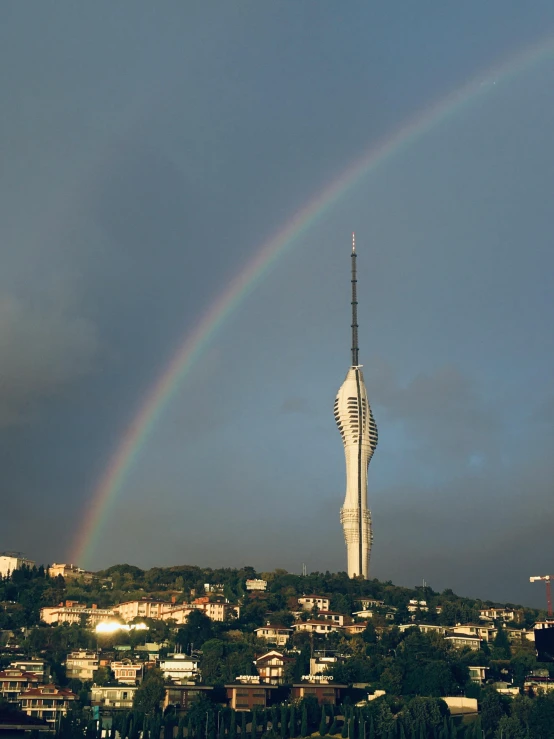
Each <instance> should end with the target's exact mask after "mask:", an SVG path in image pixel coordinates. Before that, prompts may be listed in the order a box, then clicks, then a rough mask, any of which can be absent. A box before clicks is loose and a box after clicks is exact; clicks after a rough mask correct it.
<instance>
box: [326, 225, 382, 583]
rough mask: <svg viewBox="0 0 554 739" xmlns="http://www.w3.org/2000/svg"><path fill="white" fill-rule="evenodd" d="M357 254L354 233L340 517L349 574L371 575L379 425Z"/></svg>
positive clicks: (338, 407) (339, 409)
mask: <svg viewBox="0 0 554 739" xmlns="http://www.w3.org/2000/svg"><path fill="white" fill-rule="evenodd" d="M356 258H357V255H356V246H355V242H354V234H352V365H351V367H350V369H349V370H348V372H347V374H346V379H345V380H344V382H343V384H342V385H341V387H340V389H339V392H338V394H337V397H336V400H335V406H334V414H335V421H336V424H337V426H338V429H339V431H340V435H341V437H342V443H343V446H344V456H345V461H346V494H345V498H344V504H343V506H342V508H341V511H340V521H341V524H342V528H343V530H344V540H345V542H346V554H347V568H348V574H349V576H350V577H356V576H359V575H363V577H365V578H366V579H367V578H368V577H369V557H370V554H371V543H372V541H373V531H372V527H371V513H370V510H369V508H368V505H367V471H368V467H369V463H370V461H371V458H372V456H373V453H374V451H375V449H376V447H377V426H376V424H375V420H374V418H373V414H372V412H371V408H370V406H369V401H368V399H367V391H366V388H365V383H364V376H363V373H362V368H361V365H360V363H359V361H358V299H357V292H356V282H357V280H356Z"/></svg>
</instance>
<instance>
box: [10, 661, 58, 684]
mask: <svg viewBox="0 0 554 739" xmlns="http://www.w3.org/2000/svg"><path fill="white" fill-rule="evenodd" d="M10 668H13V669H14V670H21V671H22V672H30V673H31V674H33V675H36V676H37V677H38V679H39V681H40V682H41V683H47V682H48V681H49V680H50V665H49V664H48V662H46V661H45V660H43V659H16V660H14V661H13V662H10Z"/></svg>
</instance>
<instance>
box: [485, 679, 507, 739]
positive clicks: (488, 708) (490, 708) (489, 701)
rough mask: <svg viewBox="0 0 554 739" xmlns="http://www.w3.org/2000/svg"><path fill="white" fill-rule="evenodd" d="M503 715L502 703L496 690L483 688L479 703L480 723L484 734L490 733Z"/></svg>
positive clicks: (494, 729)
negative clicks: (481, 699)
mask: <svg viewBox="0 0 554 739" xmlns="http://www.w3.org/2000/svg"><path fill="white" fill-rule="evenodd" d="M503 715H504V703H503V702H502V699H501V698H500V696H499V695H498V693H497V692H496V690H494V688H489V689H487V690H484V691H483V701H482V703H481V723H482V725H483V730H484V732H485V734H492V733H493V732H494V731H496V727H497V726H498V722H499V721H500V719H501V718H502V716H503Z"/></svg>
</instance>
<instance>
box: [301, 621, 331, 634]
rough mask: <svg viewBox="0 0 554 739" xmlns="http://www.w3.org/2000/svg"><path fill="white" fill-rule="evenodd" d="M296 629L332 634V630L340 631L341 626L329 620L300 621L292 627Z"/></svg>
mask: <svg viewBox="0 0 554 739" xmlns="http://www.w3.org/2000/svg"><path fill="white" fill-rule="evenodd" d="M292 628H293V629H294V630H295V631H309V632H310V633H312V634H330V633H331V631H340V630H341V627H340V626H337V625H336V624H334V623H333V622H332V621H329V620H322V621H316V620H315V619H312V620H310V621H298V622H297V623H295V624H293V627H292Z"/></svg>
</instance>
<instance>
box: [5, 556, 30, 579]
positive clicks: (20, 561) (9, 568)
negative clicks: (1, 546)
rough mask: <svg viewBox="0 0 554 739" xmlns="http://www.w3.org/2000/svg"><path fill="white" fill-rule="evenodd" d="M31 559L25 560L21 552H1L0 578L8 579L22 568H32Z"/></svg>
mask: <svg viewBox="0 0 554 739" xmlns="http://www.w3.org/2000/svg"><path fill="white" fill-rule="evenodd" d="M34 566H35V563H34V562H33V560H32V559H27V557H25V556H24V555H23V554H22V553H21V552H2V554H0V577H9V575H11V574H12V572H14V571H15V570H20V569H21V568H22V567H34Z"/></svg>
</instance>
